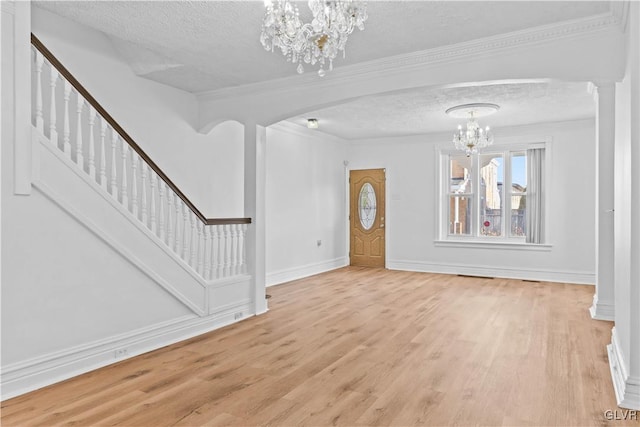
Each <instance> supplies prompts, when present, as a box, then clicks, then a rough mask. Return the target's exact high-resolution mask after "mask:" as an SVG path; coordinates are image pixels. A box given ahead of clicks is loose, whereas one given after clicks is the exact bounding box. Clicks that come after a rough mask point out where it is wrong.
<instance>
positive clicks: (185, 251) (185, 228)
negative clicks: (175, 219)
mask: <svg viewBox="0 0 640 427" xmlns="http://www.w3.org/2000/svg"><path fill="white" fill-rule="evenodd" d="M182 216H183V218H184V219H183V222H182V259H183V260H184V262H186V263H188V262H189V240H188V239H189V211H188V208H187V205H186V204H185V203H184V202H183V203H182Z"/></svg>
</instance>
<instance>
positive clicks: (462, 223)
mask: <svg viewBox="0 0 640 427" xmlns="http://www.w3.org/2000/svg"><path fill="white" fill-rule="evenodd" d="M544 157H545V156H544V147H542V146H541V145H540V146H537V145H536V146H520V147H517V148H514V149H502V150H500V149H494V150H485V151H483V152H481V153H478V154H475V155H472V156H470V157H467V156H466V155H465V154H464V153H460V152H451V151H449V152H445V151H443V152H441V159H442V164H441V170H442V181H443V183H444V185H443V198H442V201H443V203H442V206H441V218H442V219H443V220H442V224H441V240H475V241H478V240H481V241H487V242H489V241H494V242H511V243H525V242H526V243H543V242H542V239H543V233H542V223H543V217H544V200H543V198H544V191H543V177H544V173H543V168H544ZM531 180H534V181H535V182H533V183H530V182H529V181H531ZM532 188H533V189H535V191H534V192H533V193H535V194H533V193H532V191H531V189H532ZM529 228H530V229H531V230H530V231H529V232H528V231H527V230H528V229H529Z"/></svg>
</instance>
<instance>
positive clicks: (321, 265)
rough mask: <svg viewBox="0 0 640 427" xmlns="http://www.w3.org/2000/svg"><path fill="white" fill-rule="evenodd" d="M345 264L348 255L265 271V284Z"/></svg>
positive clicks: (289, 279) (277, 283) (320, 271)
mask: <svg viewBox="0 0 640 427" xmlns="http://www.w3.org/2000/svg"><path fill="white" fill-rule="evenodd" d="M347 265H349V259H348V257H339V258H334V259H330V260H327V261H320V262H316V263H312V264H307V265H302V266H298V267H293V268H286V269H283V270H278V271H273V272H271V273H267V286H274V285H279V284H281V283H285V282H290V281H292V280H297V279H302V278H304V277H309V276H313V275H314V274H319V273H324V272H326V271H331V270H335V269H337V268H341V267H345V266H347Z"/></svg>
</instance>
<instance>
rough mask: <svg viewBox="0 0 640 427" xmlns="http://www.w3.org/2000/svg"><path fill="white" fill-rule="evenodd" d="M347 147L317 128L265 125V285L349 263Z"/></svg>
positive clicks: (343, 142) (342, 142) (344, 143)
mask: <svg viewBox="0 0 640 427" xmlns="http://www.w3.org/2000/svg"><path fill="white" fill-rule="evenodd" d="M345 152H346V142H345V141H342V140H340V139H338V138H335V137H332V136H329V135H326V134H323V133H321V132H318V131H312V130H307V129H306V128H302V127H299V126H296V125H291V124H286V125H285V124H283V123H281V124H276V125H274V126H271V127H269V128H267V142H266V171H267V181H266V221H267V226H266V242H267V243H266V247H267V250H266V256H267V258H266V271H267V285H273V284H277V283H282V282H285V281H289V280H293V279H296V278H300V277H304V276H308V275H311V274H315V273H319V272H321V271H326V270H329V269H332V268H336V267H340V266H343V265H346V263H348V259H347V258H346V255H347V252H346V241H345V233H346V229H345V227H346V210H345V206H346V205H345V197H346V195H345V194H346V193H345V186H344V183H345V169H344V165H343V160H344V158H345V157H344V156H345ZM318 240H321V241H322V243H321V245H320V246H318V245H317V241H318Z"/></svg>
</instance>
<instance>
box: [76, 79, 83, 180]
mask: <svg viewBox="0 0 640 427" xmlns="http://www.w3.org/2000/svg"><path fill="white" fill-rule="evenodd" d="M76 95H77V96H76V113H77V115H78V118H77V120H76V164H77V165H78V167H79V168H80V169H82V170H84V156H83V155H82V109H83V108H84V98H83V97H82V95H80V92H76Z"/></svg>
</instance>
